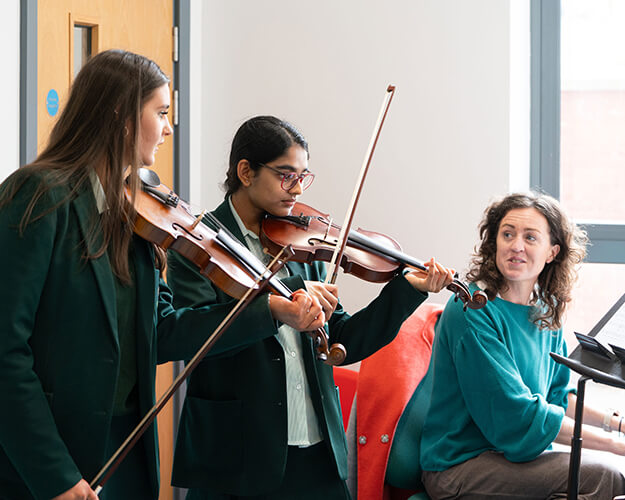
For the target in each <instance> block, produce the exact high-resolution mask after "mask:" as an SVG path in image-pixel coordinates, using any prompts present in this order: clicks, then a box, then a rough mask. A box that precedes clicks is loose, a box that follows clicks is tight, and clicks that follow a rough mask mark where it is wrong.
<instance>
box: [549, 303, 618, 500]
mask: <svg viewBox="0 0 625 500" xmlns="http://www.w3.org/2000/svg"><path fill="white" fill-rule="evenodd" d="M624 304H625V294H624V295H623V296H621V298H620V299H619V300H618V301H617V302H616V304H614V306H612V308H611V309H610V310H609V311H608V312H607V313H606V315H605V316H604V317H603V318H601V320H600V321H599V323H597V324H596V325H595V326H594V327H593V329H592V330H591V331H590V333H589V334H588V335H581V334H577V333H576V334H575V335H576V336H577V339H578V340H579V343H580V344H579V346H577V347H576V348H575V350H574V351H573V352H572V353H571V355H570V356H569V357H568V358H565V357H564V356H560V355H559V354H555V353H553V352H552V353H550V355H551V357H552V358H553V359H554V360H555V361H556V362H557V363H561V364H563V365H565V366H568V367H569V368H570V369H571V370H573V371H575V372H577V373H579V374H580V375H581V377H580V379H579V381H578V382H577V405H576V407H575V427H574V429H573V437H572V438H571V459H570V462H569V479H568V492H567V499H568V500H577V496H578V494H579V467H580V461H581V453H582V422H583V409H584V393H585V388H586V382H587V381H588V380H593V381H595V382H597V383H599V384H605V385H610V386H612V387H618V388H620V389H625V350H622V349H619V346H615V345H612V343H609V345H610V346H611V347H612V349H613V351H614V352H612V351H610V350H609V349H607V347H606V346H605V345H603V344H602V343H601V342H600V340H599V339H597V338H596V337H597V335H598V334H600V332H602V331H604V333H605V335H601V334H600V335H599V337H602V336H606V338H610V337H608V336H607V335H608V332H607V331H606V330H604V328H605V327H606V326H608V329H612V330H614V329H615V328H618V332H616V333H619V334H620V335H621V337H622V340H621V345H623V344H625V330H622V331H621V330H620V327H619V326H618V325H616V324H615V322H614V321H612V322H610V320H613V319H616V317H617V316H616V315H619V318H620V316H621V315H624V314H625V307H623V305H624ZM621 308H622V309H621ZM614 333H615V332H614V331H612V332H610V334H612V335H613V334H614ZM615 353H616V354H615Z"/></svg>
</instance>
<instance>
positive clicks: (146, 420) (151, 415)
mask: <svg viewBox="0 0 625 500" xmlns="http://www.w3.org/2000/svg"><path fill="white" fill-rule="evenodd" d="M283 254H286V255H285V257H284V258H283ZM292 255H293V251H292V250H291V249H290V248H289V247H284V248H283V249H282V250H281V251H280V253H278V255H276V256H275V257H274V258H273V260H272V261H271V263H270V264H269V265H268V266H267V269H269V270H271V274H270V275H269V276H268V275H267V274H266V273H263V274H260V275H259V276H258V277H257V278H256V282H255V286H253V287H250V288H249V289H248V290H247V291H246V292H245V294H244V295H243V296H242V297H241V298H240V299H239V301H238V302H237V303H236V304H235V305H234V307H233V308H232V309H231V310H230V312H229V313H228V315H227V316H226V317H225V318H224V319H223V320H222V322H221V323H220V324H219V326H217V328H216V329H215V330H214V331H213V333H212V334H211V335H210V336H209V337H208V338H207V339H206V341H205V342H204V344H203V345H202V347H201V348H200V349H199V350H198V351H197V352H196V353H195V355H194V356H193V358H191V360H190V361H189V363H187V365H186V366H185V368H184V370H183V371H182V372H180V374H179V375H178V376H177V377H176V380H174V381H173V383H172V384H171V385H170V386H169V388H168V389H167V390H166V391H165V392H164V393H163V395H162V396H161V397H160V398H159V400H158V401H157V402H156V404H155V405H154V406H153V407H152V408H151V409H150V410H149V411H148V412H147V413H146V414H145V416H144V417H143V418H142V419H141V421H140V422H139V423H138V424H137V426H136V427H135V428H134V430H133V431H132V432H131V433H130V435H129V436H128V437H127V438H126V440H125V441H124V442H123V443H122V445H121V446H120V447H119V448H118V449H117V451H116V452H115V453H113V455H112V456H111V458H110V459H109V461H108V462H106V464H104V466H103V467H102V469H100V471H99V472H98V473H97V474H96V476H95V478H93V480H92V481H91V483H90V485H89V486H90V487H91V489H92V490H93V491H94V492H95V494H96V495H99V494H100V492H101V491H102V488H103V487H104V484H105V483H106V482H107V481H108V480H109V479H110V477H111V476H112V475H113V473H114V472H115V470H116V469H117V467H119V465H120V464H121V462H122V461H123V460H124V458H126V455H128V453H129V452H130V450H131V449H132V447H133V446H134V445H135V444H136V443H137V441H138V440H139V439H140V438H141V436H142V435H143V434H144V433H145V431H146V430H147V429H148V428H149V427H150V425H151V424H152V422H154V419H155V418H156V416H157V415H158V413H159V412H160V411H161V410H162V409H163V407H164V406H165V404H167V402H168V401H169V400H170V399H171V397H172V396H173V395H174V393H175V392H176V391H177V390H178V388H179V387H180V386H181V385H182V383H183V382H184V381H185V380H186V379H187V377H188V376H189V375H191V372H192V371H193V370H194V369H195V367H196V366H197V365H198V363H199V362H200V361H202V358H204V356H205V355H206V354H207V353H208V351H210V349H211V348H212V347H213V345H214V344H215V342H217V340H219V338H220V337H221V335H222V334H223V333H224V332H225V331H226V330H227V329H228V327H229V326H230V325H231V324H232V322H233V321H234V320H235V319H236V317H237V316H238V315H239V314H240V313H241V312H242V311H243V310H244V309H245V308H246V307H247V305H248V304H249V303H250V302H251V301H252V300H253V299H254V298H255V297H256V296H257V295H258V294H259V293H260V292H261V291H262V290H263V289H264V287H265V286H266V285H267V283H269V280H270V279H271V278H273V277H274V276H275V274H276V273H277V272H278V271H279V270H280V269H281V268H282V267H283V266H284V264H285V262H286V260H287V259H289V258H290V257H291V256H292ZM280 259H282V260H281V261H280ZM279 261H280V262H279ZM276 264H277V265H276ZM256 285H258V286H256Z"/></svg>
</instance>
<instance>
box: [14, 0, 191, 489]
mask: <svg viewBox="0 0 625 500" xmlns="http://www.w3.org/2000/svg"><path fill="white" fill-rule="evenodd" d="M172 1H173V5H174V9H173V10H174V26H177V27H178V51H177V52H178V54H177V55H178V57H177V59H175V60H174V64H173V68H174V69H173V72H174V74H173V75H170V76H171V78H172V88H173V90H174V92H175V93H177V94H176V95H177V99H176V103H175V106H176V109H175V110H174V112H175V114H176V116H177V119H176V120H175V121H173V120H172V125H173V127H174V136H173V140H174V144H173V154H174V160H173V179H174V185H173V189H174V191H176V192H177V193H178V194H179V195H180V197H181V198H183V199H186V200H188V199H189V192H190V173H189V171H190V151H189V148H190V120H189V113H190V109H191V103H190V98H189V93H190V68H191V60H190V53H191V50H190V47H191V45H190V44H191V42H190V27H191V5H190V0H172ZM37 97H38V96H37V0H20V112H19V119H20V145H19V162H20V166H21V165H26V164H27V163H30V162H32V161H33V160H34V159H35V158H36V156H37ZM182 369H183V363H182V362H177V363H174V374H173V376H174V379H175V378H176V377H177V376H178V374H179V373H180V372H181V371H182ZM184 389H185V387H183V388H182V390H179V391H177V392H176V393H175V394H174V396H173V405H174V428H173V429H172V432H173V434H172V435H173V438H174V440H175V438H176V433H177V430H178V423H179V420H180V411H181V410H182V403H183V401H184ZM182 495H183V491H182V490H179V489H177V488H174V499H175V500H177V499H181V498H182Z"/></svg>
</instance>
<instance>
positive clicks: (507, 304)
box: [396, 194, 625, 500]
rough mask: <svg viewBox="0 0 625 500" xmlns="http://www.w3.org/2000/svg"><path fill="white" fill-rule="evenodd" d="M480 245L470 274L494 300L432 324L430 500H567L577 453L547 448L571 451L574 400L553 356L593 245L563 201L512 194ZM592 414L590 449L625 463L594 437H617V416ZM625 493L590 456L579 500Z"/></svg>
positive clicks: (483, 230)
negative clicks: (572, 456)
mask: <svg viewBox="0 0 625 500" xmlns="http://www.w3.org/2000/svg"><path fill="white" fill-rule="evenodd" d="M480 238H481V244H480V246H479V249H478V251H477V253H476V255H475V256H474V258H473V261H472V263H471V266H470V270H469V273H468V275H467V277H468V280H469V281H470V282H471V285H470V288H471V290H472V291H474V290H476V289H482V290H484V291H485V292H486V293H487V295H488V297H489V302H488V304H487V305H486V306H485V307H484V308H483V309H479V310H468V311H466V312H464V311H463V310H462V304H460V303H456V302H454V301H453V300H450V301H449V303H448V304H447V306H446V308H445V310H444V312H443V313H442V315H441V317H440V319H439V321H438V324H437V326H436V335H435V338H434V346H433V351H432V360H431V363H430V367H429V369H428V373H427V375H426V377H431V383H432V392H431V397H430V406H429V409H428V410H427V414H426V416H425V421H424V426H423V432H422V436H421V450H420V453H421V455H420V462H421V463H420V465H421V467H422V469H423V471H424V472H423V474H422V481H423V484H424V485H425V487H426V490H427V492H428V494H429V495H430V496H431V497H432V498H434V499H439V498H479V499H487V498H498V499H501V498H506V499H545V498H565V497H566V488H567V478H568V467H569V453H568V452H558V451H552V450H551V445H552V443H553V442H559V443H564V444H569V443H570V440H571V436H572V433H573V425H574V414H575V403H576V396H575V392H574V390H573V389H572V387H571V385H570V383H569V376H570V373H569V369H568V368H566V367H564V366H562V365H559V364H556V363H555V362H554V361H553V360H552V359H551V357H550V356H549V353H550V352H555V353H559V354H561V355H566V345H565V343H564V339H563V336H562V320H563V315H564V312H565V309H566V307H567V305H568V304H569V302H570V300H571V291H572V287H573V284H574V282H575V280H576V278H577V270H576V268H577V266H578V265H579V264H580V263H581V261H582V259H583V258H584V256H585V253H586V252H585V245H586V236H585V234H584V232H583V231H581V230H580V229H579V228H577V227H576V226H575V225H574V224H573V223H571V222H570V221H569V220H568V218H567V216H566V215H565V214H564V212H563V211H562V208H561V207H560V205H559V203H558V202H557V201H556V200H555V199H553V198H551V197H549V196H547V195H543V194H511V195H508V196H505V197H504V198H503V199H500V200H498V201H496V202H494V203H492V204H491V205H490V206H489V207H488V208H487V209H486V211H485V215H484V219H483V221H482V223H481V225H480ZM413 400H414V397H413ZM584 410H585V411H584V423H586V424H590V425H585V426H584V429H583V446H584V447H587V448H594V449H598V450H605V451H610V452H612V453H615V454H618V455H625V441H623V440H622V439H618V437H617V438H615V437H614V436H615V434H617V433H612V434H610V433H607V432H604V431H603V430H602V429H600V428H597V427H601V426H602V424H603V423H604V418H606V417H607V419H608V421H607V425H610V426H611V427H612V428H613V429H614V428H618V425H619V420H620V417H619V416H618V413H617V412H614V413H615V414H612V413H610V412H612V410H610V412H608V413H606V412H604V411H601V410H598V409H596V408H591V407H589V406H586V407H585V409H584ZM404 415H406V413H405V414H404ZM398 431H399V428H398ZM401 438H402V437H401V436H400V435H397V436H396V440H397V439H401ZM624 492H625V479H624V478H623V475H622V474H621V473H620V472H619V471H618V470H617V469H616V468H615V467H614V465H612V464H610V463H609V461H608V460H605V459H603V458H602V457H601V454H595V455H592V454H588V453H584V456H583V457H582V466H581V471H580V496H579V498H589V499H590V498H592V499H610V500H611V499H612V498H613V497H614V496H616V495H619V494H623V493H624Z"/></svg>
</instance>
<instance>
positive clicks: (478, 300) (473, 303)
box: [447, 278, 488, 311]
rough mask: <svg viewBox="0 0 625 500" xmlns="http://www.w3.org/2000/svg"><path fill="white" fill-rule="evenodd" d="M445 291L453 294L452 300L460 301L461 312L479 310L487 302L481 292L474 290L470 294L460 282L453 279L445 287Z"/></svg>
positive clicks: (486, 298)
mask: <svg viewBox="0 0 625 500" xmlns="http://www.w3.org/2000/svg"><path fill="white" fill-rule="evenodd" d="M447 289H448V290H450V291H451V292H452V293H453V294H454V300H455V301H456V302H457V301H458V299H460V300H461V301H462V302H463V304H464V305H463V310H464V311H466V310H467V308H470V309H481V308H482V307H484V306H485V305H486V303H487V302H488V296H487V295H486V294H485V293H484V292H483V291H482V290H476V291H475V292H473V294H471V291H470V290H469V288H468V287H467V285H465V284H464V283H462V282H461V281H459V280H458V279H456V278H454V280H453V281H452V282H451V283H450V284H449V285H447Z"/></svg>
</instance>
